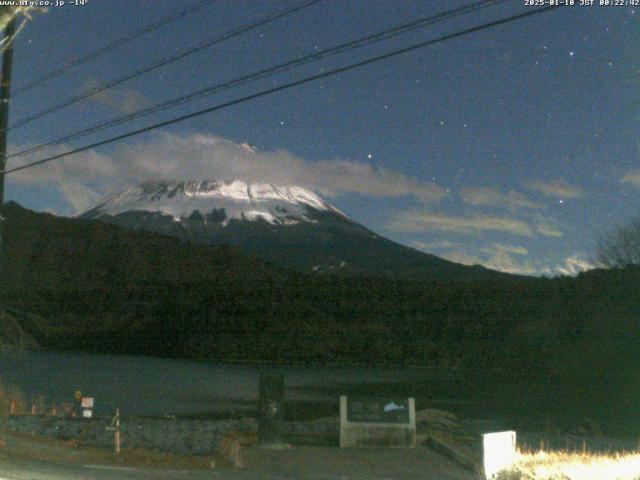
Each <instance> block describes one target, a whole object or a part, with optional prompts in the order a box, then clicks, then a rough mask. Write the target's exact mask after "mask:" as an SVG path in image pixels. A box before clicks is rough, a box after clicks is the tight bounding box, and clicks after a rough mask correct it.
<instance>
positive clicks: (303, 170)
mask: <svg viewBox="0 0 640 480" xmlns="http://www.w3.org/2000/svg"><path fill="white" fill-rule="evenodd" d="M22 147H24V146H22ZM17 148H18V147H16V149H17ZM65 150H66V148H65V147H64V146H62V147H57V148H56V149H54V153H55V152H62V151H65ZM34 159H35V158H34V157H21V158H19V159H15V160H13V161H12V164H11V166H17V165H20V164H24V163H27V162H30V161H33V160H34ZM8 178H9V180H10V181H14V182H19V183H22V184H48V185H51V186H55V187H56V188H58V190H59V191H60V192H61V193H62V194H63V195H64V196H65V198H66V199H67V201H68V202H69V203H70V204H73V205H80V203H79V201H78V197H77V194H78V192H79V191H80V190H81V187H84V188H85V189H87V190H91V191H92V192H96V193H105V191H106V190H108V189H109V188H113V186H116V188H121V187H123V186H126V185H130V184H135V183H139V182H141V181H147V180H165V179H179V180H185V179H186V180H188V179H217V180H226V181H229V180H234V179H244V180H247V181H250V182H260V183H273V184H278V185H299V186H304V187H308V188H311V189H313V190H316V191H319V192H320V193H322V194H324V195H327V196H338V195H342V194H347V193H358V194H362V195H367V196H372V197H396V196H412V197H414V198H417V199H420V200H421V201H434V200H438V199H440V198H442V197H444V196H445V195H446V192H445V191H444V190H443V189H442V188H440V187H439V186H438V185H436V184H434V183H430V182H420V181H417V180H415V179H413V178H410V177H408V176H406V175H404V174H402V173H399V172H397V171H393V170H389V169H382V168H376V167H374V166H372V165H370V164H367V163H361V162H356V161H349V160H343V159H326V160H319V161H309V160H306V159H303V158H301V157H297V156H295V155H292V154H291V153H289V152H287V151H284V150H277V151H272V152H263V151H256V150H254V149H252V148H249V147H247V146H246V145H242V144H237V143H234V142H232V141H230V140H227V139H224V138H222V137H218V136H214V135H205V134H191V135H177V134H171V133H159V134H156V135H153V136H152V137H151V139H150V140H148V141H146V142H138V143H135V144H130V145H121V146H119V147H118V148H116V149H115V150H114V152H113V153H110V154H99V153H96V152H84V153H81V154H78V155H74V156H72V157H68V158H64V159H61V160H60V161H54V162H51V163H48V164H47V165H46V166H42V167H36V168H32V169H27V170H24V171H21V172H18V173H16V174H14V175H11V176H10V177H8ZM61 185H79V186H78V187H77V188H76V190H75V191H74V192H71V190H70V189H69V188H68V187H67V188H65V189H63V188H62V187H60V186H61ZM80 186H81V187H80Z"/></svg>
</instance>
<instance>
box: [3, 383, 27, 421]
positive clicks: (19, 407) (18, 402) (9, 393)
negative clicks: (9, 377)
mask: <svg viewBox="0 0 640 480" xmlns="http://www.w3.org/2000/svg"><path fill="white" fill-rule="evenodd" d="M12 400H14V401H15V409H16V412H15V413H26V411H27V402H26V400H25V398H24V395H23V394H22V392H20V391H19V390H18V389H17V388H15V387H12V386H9V387H7V386H4V385H2V384H0V422H1V421H2V419H4V418H6V417H7V415H9V409H10V408H11V401H12Z"/></svg>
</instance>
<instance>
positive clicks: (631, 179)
mask: <svg viewBox="0 0 640 480" xmlns="http://www.w3.org/2000/svg"><path fill="white" fill-rule="evenodd" d="M622 183H630V184H631V185H633V186H635V187H639V188H640V170H634V171H631V172H627V173H626V174H625V175H624V176H623V177H622Z"/></svg>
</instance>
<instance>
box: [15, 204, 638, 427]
mask: <svg viewBox="0 0 640 480" xmlns="http://www.w3.org/2000/svg"><path fill="white" fill-rule="evenodd" d="M5 215H6V218H7V222H6V230H5V248H6V257H5V258H6V263H5V269H6V270H5V271H6V276H5V278H7V279H8V282H7V283H6V284H5V285H4V293H3V296H4V302H5V305H9V306H10V307H11V308H14V309H17V310H20V311H26V312H29V313H31V314H36V315H40V316H42V317H44V318H46V319H47V321H48V324H49V325H50V328H49V329H48V331H47V332H46V334H44V335H43V334H42V333H40V336H41V337H44V338H39V340H40V341H41V343H42V344H43V345H44V346H45V347H46V348H52V349H58V350H82V351H92V352H112V353H130V354H147V355H157V356H165V357H182V358H194V359H203V360H208V359H224V360H230V359H233V360H248V361H272V362H278V363H282V362H289V363H313V364H341V363H352V362H358V363H365V364H389V365H433V366H448V367H459V368H463V369H467V370H468V371H470V372H473V371H475V372H481V373H480V374H478V375H477V377H475V378H474V379H473V382H472V383H473V384H474V385H481V384H484V385H485V387H484V390H485V391H486V395H492V394H493V395H498V394H500V392H503V393H504V392H506V391H507V389H512V388H520V389H521V391H525V392H527V395H525V397H526V398H528V399H529V400H530V401H534V399H537V401H539V402H543V401H546V402H548V401H549V400H551V399H552V400H553V402H552V403H554V406H555V407H557V408H558V409H560V410H562V411H568V410H571V411H572V412H574V413H575V414H576V415H582V413H580V412H581V410H580V408H579V406H580V405H582V406H583V407H584V408H585V409H586V410H590V409H592V407H593V405H601V406H603V407H604V406H606V405H608V403H609V402H611V399H616V400H617V402H618V403H619V405H618V407H617V408H615V409H604V410H601V413H602V414H603V415H605V417H606V416H607V415H614V414H615V416H616V418H622V417H625V418H626V416H630V415H632V414H634V412H635V411H636V410H637V404H638V401H640V369H639V367H640V365H638V363H639V359H640V333H639V332H640V329H639V327H640V290H639V289H638V288H637V285H639V284H640V268H635V267H629V268H624V269H612V270H594V271H590V272H588V273H583V274H581V275H579V276H578V277H576V278H572V277H564V278H554V279H546V278H523V277H514V278H508V277H507V278H505V279H499V280H496V281H478V282H461V281H457V282H447V281H441V282H439V281H431V282H425V281H418V280H416V281H411V280H392V279H383V278H374V277H353V276H342V277H341V276H327V275H311V274H302V273H297V272H293V271H288V270H285V269H282V268H279V267H277V266H275V265H270V264H267V263H264V262H262V261H260V260H259V259H258V258H255V257H252V256H250V255H247V254H244V253H243V252H241V251H239V250H235V249H233V248H225V247H206V246H198V245H192V244H188V243H183V242H180V241H179V240H175V239H172V238H169V237H165V236H161V235H157V234H150V233H146V234H145V233H134V232H130V231H127V230H124V229H121V228H118V227H115V226H113V225H108V224H103V223H99V222H97V221H91V220H77V219H68V218H59V217H54V216H52V215H48V214H40V213H34V212H30V211H28V210H25V209H23V208H21V207H20V206H18V205H16V204H9V205H8V206H7V207H6V209H5ZM489 372H494V373H493V374H490V373H489ZM519 398H520V397H519ZM576 405H578V406H576ZM513 408H516V406H514V407H513ZM584 415H587V414H586V413H585V414H584ZM605 420H606V418H605V419H604V420H603V421H605Z"/></svg>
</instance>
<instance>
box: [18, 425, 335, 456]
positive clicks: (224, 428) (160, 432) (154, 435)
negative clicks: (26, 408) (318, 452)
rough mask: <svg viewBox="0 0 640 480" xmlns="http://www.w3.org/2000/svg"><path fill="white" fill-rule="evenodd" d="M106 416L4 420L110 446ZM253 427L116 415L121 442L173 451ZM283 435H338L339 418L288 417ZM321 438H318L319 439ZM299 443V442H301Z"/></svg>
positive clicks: (216, 442) (213, 443)
mask: <svg viewBox="0 0 640 480" xmlns="http://www.w3.org/2000/svg"><path fill="white" fill-rule="evenodd" d="M109 423H110V419H109V418H91V419H85V418H63V417H49V416H41V415H21V416H10V417H9V418H8V419H7V422H6V425H7V428H8V430H9V431H13V432H26V433H32V434H34V435H40V436H45V437H50V438H57V439H61V440H76V441H78V442H79V443H80V444H81V445H91V446H97V447H106V448H111V447H113V431H109V430H107V427H108V426H109ZM257 431H258V422H257V420H256V419H253V418H247V419H241V420H186V419H148V418H136V417H121V418H120V435H121V444H122V448H123V449H124V448H146V449H150V450H158V451H163V452H173V453H190V454H194V455H205V454H212V453H215V452H216V451H217V450H218V449H219V446H220V441H221V440H222V439H223V438H224V437H225V436H229V435H232V434H233V435H238V436H241V437H245V438H252V437H254V438H255V435H256V434H257ZM284 431H285V435H287V436H288V437H289V438H290V439H292V440H297V441H299V440H301V439H303V437H309V438H310V441H311V442H313V441H314V438H315V439H316V440H315V441H316V442H317V441H318V439H322V440H326V439H329V438H330V439H337V436H338V435H339V424H338V421H337V420H336V419H327V420H319V421H311V422H288V423H286V424H285V426H284ZM322 440H320V441H322ZM303 443H304V442H303Z"/></svg>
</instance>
